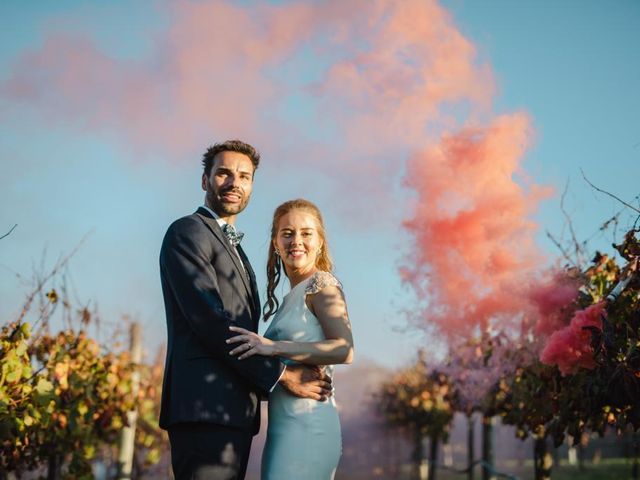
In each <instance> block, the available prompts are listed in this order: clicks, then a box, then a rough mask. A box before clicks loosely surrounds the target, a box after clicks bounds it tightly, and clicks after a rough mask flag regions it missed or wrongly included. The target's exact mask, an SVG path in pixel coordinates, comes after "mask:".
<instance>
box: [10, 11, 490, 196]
mask: <svg viewBox="0 0 640 480" xmlns="http://www.w3.org/2000/svg"><path fill="white" fill-rule="evenodd" d="M166 8H168V9H169V10H170V14H171V15H170V18H171V24H170V27H169V28H168V30H167V31H165V32H162V33H161V34H159V36H158V38H156V39H155V42H154V45H155V48H154V49H153V50H152V51H151V53H150V54H149V55H148V56H146V57H144V58H138V59H126V60H123V59H119V58H115V57H113V56H110V55H108V54H106V53H105V52H103V51H101V49H100V48H99V47H98V46H97V44H96V43H95V42H94V41H93V40H92V39H90V38H87V37H83V36H80V35H78V34H74V33H73V32H65V33H59V32H58V33H54V34H51V35H49V36H48V37H46V38H45V41H44V45H43V46H42V47H41V48H40V49H38V50H37V51H34V52H31V53H28V54H25V55H24V56H23V57H22V59H21V60H20V61H19V62H18V63H17V64H16V65H15V66H14V68H13V72H12V75H11V76H10V78H9V79H8V80H7V81H6V82H5V83H4V84H3V85H2V87H1V88H2V95H3V96H4V97H5V99H9V100H10V101H11V102H14V103H18V104H20V103H27V104H30V105H32V106H34V107H35V108H36V109H37V110H38V111H39V112H41V114H42V115H43V116H44V118H46V119H47V120H55V121H56V122H67V123H70V124H72V125H74V126H75V127H79V128H83V129H85V128H86V129H90V130H94V131H98V132H104V131H106V132H108V133H115V134H116V136H117V138H119V139H120V140H121V141H122V142H123V143H124V144H125V145H129V146H131V147H133V148H134V149H135V150H136V151H143V152H145V151H146V152H149V151H150V150H151V151H154V150H155V151H160V152H169V153H170V154H172V155H171V156H172V157H175V158H180V157H182V158H184V154H185V153H186V152H191V151H193V150H194V149H196V151H198V152H199V151H200V150H201V149H202V147H203V146H204V145H207V144H208V143H210V142H211V141H212V140H215V139H222V138H226V137H242V138H246V139H249V140H250V141H255V143H256V144H259V145H260V146H261V148H262V149H271V148H281V144H282V143H284V142H283V139H284V141H286V143H287V144H289V145H290V151H291V152H295V151H296V150H307V151H308V150H309V148H307V147H309V146H311V147H312V148H311V150H312V153H311V154H309V158H308V163H310V164H312V165H311V166H312V167H313V168H318V169H320V170H322V171H326V172H329V171H332V170H333V169H334V168H335V167H336V166H338V165H339V166H341V167H344V168H346V169H347V171H349V170H351V171H362V170H363V169H367V168H370V169H371V171H372V172H373V173H374V175H371V176H370V177H371V178H370V179H369V180H368V181H367V182H369V186H371V184H370V182H375V178H376V177H378V176H380V173H384V172H389V171H394V170H396V171H397V170H398V169H400V168H402V167H403V165H404V160H405V158H406V150H407V149H408V148H409V149H410V148H414V147H416V146H418V145H420V146H422V145H424V142H425V139H426V138H428V137H429V135H433V132H434V131H437V130H438V129H439V128H441V126H442V124H443V122H448V121H451V119H450V118H448V117H446V115H445V113H444V108H445V106H448V105H455V104H457V103H460V102H462V103H465V104H472V105H482V104H483V103H486V101H487V100H486V99H490V98H491V95H490V93H491V92H492V89H493V82H492V80H491V75H490V71H489V69H488V67H486V66H477V65H476V64H475V62H476V58H475V56H476V54H475V49H474V46H473V44H472V43H471V42H470V41H468V40H467V39H466V38H464V37H463V36H462V35H461V34H460V32H459V31H458V30H457V29H456V27H455V25H454V24H453V22H452V19H451V18H450V16H449V14H448V12H447V11H446V10H445V9H443V8H442V7H441V6H440V5H438V3H437V2H433V1H431V2H429V1H423V0H407V1H403V2H397V1H393V0H376V1H371V0H354V1H350V2H343V1H341V0H330V1H323V2H312V1H308V2H291V3H289V4H284V5H279V6H269V5H266V4H254V5H252V6H251V7H247V8H243V7H241V6H238V5H234V4H233V3H231V2H227V1H220V0H209V1H201V2H188V1H182V2H178V3H175V4H170V6H167V7H166ZM314 69H316V70H318V71H317V72H313V73H312V74H309V73H308V72H309V71H311V70H314ZM283 72H284V73H283ZM294 96H298V97H299V98H303V100H304V101H306V102H308V104H309V105H311V107H310V108H309V109H308V111H307V112H303V113H301V111H299V110H297V109H296V108H297V107H296V106H295V105H293V106H288V107H287V106H285V102H286V101H287V100H288V99H291V98H293V97H294ZM320 128H323V129H326V130H327V131H328V132H329V136H330V138H329V140H328V141H326V139H325V138H323V139H322V140H317V139H316V138H315V137H314V134H313V133H314V131H315V130H317V129H320ZM399 149H401V150H403V151H404V152H405V153H403V154H402V155H398V154H397V152H398V150H399ZM390 152H396V153H395V155H390ZM284 153H285V155H284V156H282V155H281V156H280V158H281V159H282V161H284V162H286V161H287V160H295V159H297V158H298V156H297V155H294V154H290V155H287V154H286V152H284ZM376 191H380V189H376Z"/></svg>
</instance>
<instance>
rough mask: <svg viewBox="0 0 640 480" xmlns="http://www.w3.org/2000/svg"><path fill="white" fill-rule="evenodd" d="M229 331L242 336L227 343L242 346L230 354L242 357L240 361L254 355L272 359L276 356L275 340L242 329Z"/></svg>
mask: <svg viewBox="0 0 640 480" xmlns="http://www.w3.org/2000/svg"><path fill="white" fill-rule="evenodd" d="M229 330H231V331H232V332H238V333H239V334H240V335H236V336H235V337H231V338H230V339H228V340H227V343H239V344H240V345H238V346H237V347H236V348H234V349H233V350H231V351H230V352H229V355H240V356H239V357H238V360H244V359H245V358H248V357H251V356H252V355H264V356H267V357H272V356H274V355H275V354H276V350H275V342H274V341H273V340H269V339H268V338H264V337H263V336H261V335H258V334H257V333H254V332H252V331H250V330H245V329H244V328H240V327H229Z"/></svg>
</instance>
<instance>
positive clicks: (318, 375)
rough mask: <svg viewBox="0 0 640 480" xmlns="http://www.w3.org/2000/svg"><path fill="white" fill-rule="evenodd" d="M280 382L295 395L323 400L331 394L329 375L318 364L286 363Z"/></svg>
mask: <svg viewBox="0 0 640 480" xmlns="http://www.w3.org/2000/svg"><path fill="white" fill-rule="evenodd" d="M280 384H281V385H282V386H283V387H284V388H286V389H287V390H288V391H289V392H290V393H291V394H293V395H295V396H296V397H302V398H311V399H313V400H320V401H321V402H324V401H325V400H326V399H327V398H328V397H329V396H331V377H329V375H327V374H326V373H325V371H324V368H322V367H318V366H307V365H287V368H286V370H285V371H284V374H283V375H282V377H281V378H280Z"/></svg>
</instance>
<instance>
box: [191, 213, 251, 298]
mask: <svg viewBox="0 0 640 480" xmlns="http://www.w3.org/2000/svg"><path fill="white" fill-rule="evenodd" d="M196 214H197V215H198V216H199V217H200V218H201V219H202V220H203V222H204V223H205V225H207V226H208V227H209V230H211V233H213V236H214V237H216V238H217V239H218V240H219V241H220V243H222V245H223V246H224V248H225V249H226V250H227V252H228V253H229V257H230V258H231V261H232V262H233V264H234V265H235V267H236V270H237V271H238V274H239V276H240V278H241V279H242V283H243V284H244V287H245V288H246V289H247V293H248V294H249V295H250V296H251V297H252V299H253V291H252V290H251V285H250V283H249V279H248V278H247V274H246V273H245V270H244V268H243V267H242V263H240V258H238V255H237V254H236V252H235V250H234V248H233V247H232V246H231V244H230V243H229V241H228V240H227V237H225V236H224V233H222V229H221V228H220V225H218V222H217V221H216V220H215V219H214V218H211V217H210V216H209V212H207V211H206V210H205V209H204V208H199V209H198V211H197V212H196ZM254 302H255V300H254Z"/></svg>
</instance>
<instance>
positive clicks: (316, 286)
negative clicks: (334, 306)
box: [304, 271, 342, 295]
mask: <svg viewBox="0 0 640 480" xmlns="http://www.w3.org/2000/svg"><path fill="white" fill-rule="evenodd" d="M325 287H338V288H339V289H340V290H342V284H341V283H340V280H338V279H337V278H336V277H335V276H334V275H333V274H332V273H331V272H323V271H317V272H316V273H314V274H313V276H312V277H311V280H309V283H308V284H307V286H306V287H305V289H304V293H305V295H313V294H314V293H318V292H319V291H320V290H322V289H323V288H325Z"/></svg>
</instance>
